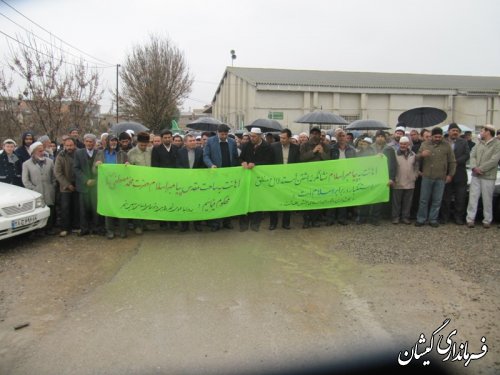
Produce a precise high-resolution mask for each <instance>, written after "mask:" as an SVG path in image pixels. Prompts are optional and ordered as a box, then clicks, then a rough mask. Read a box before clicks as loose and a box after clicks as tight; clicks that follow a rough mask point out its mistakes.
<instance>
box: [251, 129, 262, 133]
mask: <svg viewBox="0 0 500 375" xmlns="http://www.w3.org/2000/svg"><path fill="white" fill-rule="evenodd" d="M250 133H254V134H262V130H261V129H260V128H252V129H250Z"/></svg>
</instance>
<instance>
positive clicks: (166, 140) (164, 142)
mask: <svg viewBox="0 0 500 375" xmlns="http://www.w3.org/2000/svg"><path fill="white" fill-rule="evenodd" d="M160 135H161V144H160V145H159V146H155V147H153V150H152V151H151V166H152V167H157V168H176V167H177V162H176V158H177V150H178V148H177V146H175V145H174V144H173V143H172V132H171V131H170V130H169V129H163V130H162V131H161V132H160ZM168 224H169V226H170V228H171V229H174V228H176V227H177V222H176V221H170V222H168ZM160 228H161V229H164V230H166V229H167V222H166V221H163V222H160Z"/></svg>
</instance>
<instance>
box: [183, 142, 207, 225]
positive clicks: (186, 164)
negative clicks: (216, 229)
mask: <svg viewBox="0 0 500 375" xmlns="http://www.w3.org/2000/svg"><path fill="white" fill-rule="evenodd" d="M177 168H186V169H196V168H205V163H204V162H203V150H202V148H201V147H198V146H197V145H196V138H195V137H194V135H192V134H187V135H186V136H185V137H184V146H183V147H182V148H181V149H179V151H178V152H177ZM193 225H194V230H195V231H197V232H201V231H202V228H201V222H199V221H195V222H193ZM188 230H189V221H183V222H182V223H181V232H186V231H188Z"/></svg>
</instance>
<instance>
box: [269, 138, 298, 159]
mask: <svg viewBox="0 0 500 375" xmlns="http://www.w3.org/2000/svg"><path fill="white" fill-rule="evenodd" d="M271 149H272V150H273V158H274V164H283V147H282V146H281V142H275V143H272V144H271ZM299 162H300V147H299V146H298V145H294V144H293V143H290V150H289V151H288V164H292V163H299Z"/></svg>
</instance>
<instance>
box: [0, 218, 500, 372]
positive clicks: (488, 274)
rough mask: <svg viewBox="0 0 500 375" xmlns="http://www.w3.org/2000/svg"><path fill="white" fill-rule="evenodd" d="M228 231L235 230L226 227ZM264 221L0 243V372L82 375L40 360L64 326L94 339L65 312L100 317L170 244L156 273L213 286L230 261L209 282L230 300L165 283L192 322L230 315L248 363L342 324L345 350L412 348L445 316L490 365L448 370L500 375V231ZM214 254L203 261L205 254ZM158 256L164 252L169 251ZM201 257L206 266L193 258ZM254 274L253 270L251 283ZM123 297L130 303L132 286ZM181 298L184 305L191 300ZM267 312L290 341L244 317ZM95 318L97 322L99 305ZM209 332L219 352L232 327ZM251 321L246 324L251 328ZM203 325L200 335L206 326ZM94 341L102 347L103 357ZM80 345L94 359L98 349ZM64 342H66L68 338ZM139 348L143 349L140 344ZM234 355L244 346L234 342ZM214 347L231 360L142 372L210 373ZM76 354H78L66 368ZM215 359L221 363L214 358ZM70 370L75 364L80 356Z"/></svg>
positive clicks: (324, 336)
mask: <svg viewBox="0 0 500 375" xmlns="http://www.w3.org/2000/svg"><path fill="white" fill-rule="evenodd" d="M234 224H235V228H237V225H236V224H237V222H236V221H235V222H234ZM266 224H267V223H266V222H264V223H263V225H262V227H261V231H260V232H258V233H255V232H252V231H249V232H244V233H240V232H239V231H238V230H237V229H234V230H224V231H220V232H217V233H211V232H209V230H208V228H205V232H204V233H194V232H188V233H178V232H174V231H172V230H169V231H167V232H163V231H160V230H159V228H153V229H157V230H154V231H151V232H146V233H145V234H144V235H143V236H137V235H135V234H134V233H133V232H132V231H131V232H130V234H129V237H128V238H126V239H120V238H115V239H114V240H111V241H109V240H106V239H105V238H104V237H100V236H86V237H77V236H75V235H71V236H68V237H66V238H59V237H57V236H37V235H31V236H23V237H19V238H13V239H9V240H4V241H2V242H1V243H0V249H1V250H0V343H1V344H0V373H2V374H4V373H5V374H10V373H12V374H29V373H30V371H31V370H32V369H33V368H36V365H35V364H37V363H38V365H39V364H40V361H41V358H44V359H46V360H47V363H48V364H46V366H45V370H46V371H45V372H44V371H43V370H41V371H40V372H39V373H52V374H55V373H61V374H62V373H82V374H84V373H93V372H92V371H90V370H89V369H87V370H88V371H89V372H86V371H85V370H83V369H80V370H79V371H73V370H72V371H69V370H68V368H67V367H65V366H66V365H67V366H72V363H74V361H76V360H77V359H76V358H77V357H78V355H77V354H69V353H65V358H68V359H67V361H68V363H67V364H64V361H63V362H62V363H63V364H62V365H60V366H59V367H57V366H56V365H53V364H51V361H50V359H51V358H46V357H47V356H49V357H50V356H53V359H54V361H59V362H60V359H58V355H59V353H63V352H64V350H63V348H58V347H57V345H54V342H61V343H64V342H65V338H64V336H65V334H66V336H68V337H70V336H71V335H72V330H73V328H74V329H75V330H78V327H76V326H75V325H78V324H80V322H81V325H82V327H84V328H85V329H88V330H89V331H90V330H91V329H90V328H88V327H86V326H85V324H86V323H85V322H82V318H81V316H79V317H78V318H77V319H75V316H76V315H75V314H78V313H80V312H81V311H85V309H86V308H88V305H91V306H92V311H97V310H99V308H98V307H95V306H94V305H95V304H97V302H96V301H99V300H100V299H101V297H99V296H100V294H103V293H112V292H109V290H108V291H106V288H109V287H111V288H113V284H116V283H122V284H123V283H125V282H126V280H128V279H130V278H132V279H133V278H134V277H135V276H134V274H133V272H137V271H135V269H134V268H139V267H138V266H137V264H141V267H145V266H144V265H143V263H141V262H146V263H144V264H148V263H147V262H151V265H150V266H146V267H151V268H152V269H153V268H155V267H160V266H159V265H160V264H162V262H163V258H161V257H160V258H154V257H156V256H158V251H157V250H158V249H156V247H159V248H168V249H172V248H173V247H172V246H167V245H172V244H175V246H174V247H175V249H176V250H175V252H174V250H165V251H166V253H165V256H168V262H165V264H162V266H161V267H160V268H162V269H163V270H164V269H167V268H168V267H174V266H173V264H174V263H175V267H177V269H182V270H183V272H196V273H197V274H202V273H204V272H205V268H203V267H202V265H203V264H211V263H210V262H213V263H214V264H212V265H213V268H214V271H213V273H210V274H209V273H208V271H207V280H212V281H213V280H218V278H219V277H221V276H220V274H221V270H218V269H217V264H216V263H217V262H219V261H220V263H223V262H224V261H225V260H227V262H228V263H227V264H223V265H222V268H223V269H224V268H225V269H228V268H231V267H233V268H235V269H233V270H231V271H229V273H228V274H227V275H226V276H224V277H225V278H221V279H220V282H221V283H224V282H226V281H227V279H228V278H230V283H235V284H238V285H239V287H238V291H234V290H232V289H223V290H220V291H218V292H217V293H219V294H214V295H210V293H208V292H206V293H205V294H203V293H200V292H199V289H200V288H202V286H200V284H196V285H194V284H193V285H190V283H191V281H189V280H188V281H186V280H183V281H182V282H180V281H179V280H178V279H176V278H178V277H179V275H176V274H175V272H173V270H171V271H172V274H173V276H171V277H173V278H174V279H173V280H174V281H173V282H175V283H176V285H179V287H178V288H179V289H182V287H183V286H182V283H187V284H186V285H185V287H186V290H187V291H186V292H185V293H184V294H183V296H182V299H183V300H184V299H186V302H185V306H184V309H187V310H190V309H191V308H193V310H195V311H193V312H192V314H193V315H196V314H198V313H199V312H198V309H199V308H200V307H199V306H198V305H195V303H196V304H199V303H205V302H208V301H210V299H211V298H212V299H215V300H217V301H220V303H219V305H220V306H225V307H221V308H220V309H218V308H217V309H215V310H214V311H211V310H209V311H207V312H205V313H206V315H207V316H208V317H209V319H212V320H213V321H216V320H217V321H219V319H221V318H220V316H219V315H218V314H219V313H221V314H229V317H230V319H229V320H228V323H227V324H228V327H231V324H232V322H231V319H233V318H234V319H235V316H237V321H238V322H237V323H234V324H236V326H238V327H239V325H244V326H245V327H246V328H248V330H249V331H248V332H249V333H248V335H250V336H251V337H252V340H253V341H254V343H253V344H248V345H249V347H248V348H246V352H252V350H253V351H254V352H252V353H251V354H252V355H254V356H261V357H262V361H263V362H264V363H273V361H276V359H277V358H278V357H283V358H284V357H286V356H287V355H288V354H287V353H289V351H287V350H285V349H283V348H285V347H286V346H287V343H288V344H291V343H295V341H297V343H298V342H301V341H302V342H307V343H309V344H311V345H313V343H314V341H316V339H317V342H318V343H322V344H323V340H324V342H325V343H326V342H327V341H328V340H332V339H334V338H335V339H338V337H339V336H341V335H342V334H346V333H345V332H344V329H345V327H351V328H350V329H351V331H352V337H351V339H352V342H353V343H354V342H355V341H356V340H358V341H359V340H366V339H367V338H370V339H381V340H389V341H390V340H392V341H393V342H394V343H397V344H396V345H401V344H400V343H403V342H409V341H411V340H413V341H412V342H413V343H414V342H416V341H417V340H418V335H419V333H420V332H426V334H428V335H430V333H431V332H432V331H433V330H434V329H436V328H438V327H439V326H440V325H441V324H442V322H443V321H444V319H447V318H449V319H451V324H450V326H449V327H448V328H449V329H448V331H447V333H449V332H450V330H451V329H453V328H455V329H457V330H458V334H457V335H456V340H458V339H461V340H462V342H463V341H464V340H469V342H470V345H471V349H470V350H471V351H473V352H476V353H477V352H479V351H480V342H479V340H480V339H481V337H482V336H484V337H485V338H486V339H487V344H488V348H489V352H488V353H487V355H485V356H484V358H481V359H480V360H477V361H475V362H472V363H471V364H470V367H469V368H465V367H464V366H463V363H458V362H459V361H457V363H449V362H448V363H446V365H447V366H448V367H447V369H449V370H451V372H450V373H463V374H466V373H468V374H472V373H474V374H477V373H482V374H495V373H498V372H499V371H500V362H499V361H498V358H499V357H500V356H499V354H500V350H499V346H500V335H499V334H498V331H499V329H498V328H499V327H498V322H499V318H500V288H499V286H500V285H499V270H500V262H499V258H500V252H499V248H500V246H499V245H498V244H499V243H500V229H497V228H496V227H494V228H491V229H483V228H480V227H478V228H475V229H472V230H471V229H467V228H465V227H463V226H462V227H459V226H455V225H446V226H441V227H440V228H430V227H424V228H415V227H414V226H403V225H399V226H395V225H392V224H390V223H389V222H384V223H383V224H382V225H381V226H379V227H374V226H371V225H362V226H356V225H354V224H352V225H349V226H332V227H325V226H322V227H321V228H312V229H308V230H303V229H301V228H300V225H301V221H300V219H299V218H295V222H294V226H295V228H296V229H293V230H292V231H285V230H283V229H281V228H280V229H278V230H276V231H273V232H271V231H268V230H267V225H266ZM179 248H180V250H181V251H179ZM211 249H213V257H211V256H210V251H211ZM168 251H172V252H171V253H170V254H168V253H167V252H168ZM182 251H184V253H182ZM188 251H189V254H190V257H191V258H184V255H183V254H185V253H186V252H188ZM238 251H245V254H244V257H243V258H238V257H237V258H234V259H232V258H231V257H230V256H228V254H231V256H232V255H233V254H237V252H238ZM221 252H223V253H221ZM224 252H226V253H224ZM229 252H230V253H229ZM205 256H206V257H207V258H206V260H203V257H205ZM218 256H220V258H218ZM144 257H146V258H144ZM179 257H180V258H179ZM141 259H142V260H141ZM144 259H146V260H144ZM193 259H197V261H196V262H194V263H196V264H198V263H197V262H198V260H200V265H199V266H198V265H195V264H194V263H193V264H191V265H190V263H189V262H193ZM214 259H217V260H214ZM242 259H243V260H242ZM134 262H135V266H134ZM243 263H245V264H249V266H250V267H251V269H252V270H253V272H252V273H251V274H248V275H247V274H246V273H245V272H242V271H241V270H239V268H238V267H241V266H242V264H243ZM184 267H185V268H184ZM197 267H200V268H199V269H198V268H197ZM260 270H262V274H261V275H256V274H258V273H259V272H260ZM162 272H163V271H162ZM131 275H132V276H131ZM228 275H229V276H228ZM141 277H142V276H141ZM254 277H256V278H254ZM242 278H243V279H242ZM123 280H125V281H123ZM264 280H265V281H266V283H265V282H264ZM198 282H200V281H199V280H198V281H197V283H198ZM207 282H209V281H204V282H203V281H202V282H201V283H202V284H203V283H205V284H206V283H207ZM261 282H262V284H266V285H270V287H269V288H268V290H266V289H267V287H266V286H264V287H262V285H260V286H259V288H260V289H255V290H254V289H251V287H250V286H247V285H246V283H252V285H254V284H256V283H261ZM193 283H194V282H193ZM239 283H242V284H241V285H240V284H239ZM134 285H136V286H137V284H134ZM144 285H148V284H144ZM247 288H248V296H245V295H244V294H245V291H242V289H247ZM111 290H114V289H111ZM134 293H139V295H140V290H139V291H137V290H136V291H134ZM233 294H234V295H233ZM178 297H179V295H178V294H172V295H170V297H169V298H172V299H175V298H178ZM191 297H192V300H193V301H194V302H189V301H190V298H191ZM124 298H127V304H126V308H130V306H131V305H133V302H130V301H134V299H136V298H139V296H138V295H134V294H133V293H131V294H130V295H127V297H124ZM226 299H227V300H226ZM137 301H140V299H137ZM116 303H118V302H116ZM120 303H121V302H120ZM137 303H138V304H142V302H137ZM165 303H166V305H165V306H164V309H174V310H173V311H172V314H178V311H177V310H175V309H177V307H175V308H174V307H171V306H170V305H169V303H168V301H167V302H165ZM269 304H272V305H274V306H275V307H273V308H274V309H275V310H276V311H274V313H273V314H283V316H284V317H285V319H284V320H285V321H288V322H289V323H293V324H292V325H291V326H292V327H294V328H292V330H295V332H293V334H292V333H288V334H283V330H284V329H290V328H285V326H281V324H283V323H282V322H283V321H281V322H280V323H276V324H277V325H276V327H279V329H278V328H276V332H273V329H274V328H273V325H272V321H270V320H267V319H268V318H267V317H263V316H260V317H257V318H256V317H255V316H256V314H255V311H254V310H255V309H256V308H257V309H260V308H263V306H264V309H267V306H269ZM219 305H218V306H219ZM195 306H196V307H195ZM143 308H144V307H143ZM152 308H154V307H152ZM113 309H114V310H112V311H114V312H117V314H122V313H123V312H122V310H123V309H125V308H124V307H120V306H118V307H117V306H113ZM280 309H281V310H280ZM250 312H252V314H251V313H250ZM81 314H83V313H81ZM102 314H103V315H106V314H108V313H107V312H105V309H104V310H103V312H102ZM147 314H149V312H148V311H143V310H138V311H137V315H136V318H137V317H139V320H140V317H141V316H145V315H147ZM183 314H184V313H183ZM210 314H213V315H210ZM82 316H84V315H82ZM129 318H130V316H129ZM103 319H104V318H103ZM162 319H163V318H162ZM183 319H186V317H185V316H184V318H183ZM222 321H223V319H222ZM133 324H135V323H131V325H133ZM162 324H167V323H162ZM220 324H222V325H221V326H218V327H219V328H217V327H216V328H215V329H216V330H217V329H219V331H220V335H221V337H220V338H219V340H218V342H223V341H224V337H226V336H227V335H229V334H230V332H231V329H229V328H227V327H224V323H220ZM252 325H255V327H254V328H252ZM262 326H264V327H267V328H266V329H268V331H269V332H268V333H269V334H271V335H274V336H273V337H274V342H273V343H272V345H271V344H270V345H271V346H270V348H272V351H273V352H274V353H275V355H274V356H273V355H270V356H269V350H268V351H267V354H266V353H265V352H266V350H264V349H263V348H266V345H267V344H265V345H261V346H262V347H261V348H259V349H257V347H258V345H257V344H256V343H257V342H260V341H261V340H263V338H262V337H260V336H259V335H255V334H251V333H250V332H254V331H252V329H254V330H255V329H258V330H260V329H262ZM203 327H204V326H200V327H197V329H198V330H203ZM287 327H288V326H287ZM353 327H355V328H353ZM16 328H17V329H16ZM334 328H335V329H334ZM169 329H170V330H172V329H174V328H173V327H170V328H169ZM175 329H179V330H180V331H179V333H178V336H177V338H176V340H179V341H180V342H182V345H188V344H189V343H190V342H192V341H193V340H194V341H196V340H199V338H197V337H195V336H192V334H191V333H189V332H188V331H189V329H190V328H189V327H180V328H175ZM212 329H213V327H212ZM330 329H331V332H330V331H329V330H330ZM92 330H94V331H95V330H97V331H98V330H99V328H98V327H97V328H96V327H93V326H92ZM103 330H104V328H103ZM143 330H144V327H141V326H140V325H139V326H138V327H131V330H130V331H131V334H132V335H137V334H139V335H140V332H142V331H143ZM110 332H112V331H110ZM138 332H139V333H138ZM216 335H217V334H216ZM266 337H267V336H266ZM131 339H132V340H133V338H131ZM182 340H186V342H185V343H184V342H183V341H182ZM105 341H106V340H105V339H104V343H103V344H102V345H103V346H102V350H106V343H105ZM50 343H51V344H50ZM91 344H92V345H94V346H95V347H97V349H96V350H97V351H98V350H99V343H91ZM233 344H234V343H233ZM51 345H54V347H52V346H51ZM66 345H67V346H70V345H71V341H68V342H67V344H66ZM110 345H111V344H110ZM144 345H146V346H147V343H146V342H145V344H144ZM182 345H180V346H179V347H182ZM235 345H242V346H243V347H245V345H243V344H241V343H238V344H235ZM252 345H253V346H252ZM219 349H220V351H221V352H224V351H225V352H226V354H225V355H228V354H227V353H228V352H229V353H230V352H231V350H230V348H222V347H221V348H218V347H217V345H215V347H214V348H213V349H210V350H212V351H213V353H211V352H210V350H209V349H205V352H206V353H205V352H203V353H201V352H200V353H198V352H196V350H193V352H192V353H191V355H192V356H193V358H189V360H187V359H185V358H183V357H184V356H185V355H186V353H185V351H182V350H180V349H179V352H176V351H175V350H170V352H169V356H168V358H169V361H166V360H164V359H162V360H159V359H158V358H156V357H154V356H151V358H148V363H149V364H150V363H156V362H158V364H159V365H158V366H157V367H152V368H155V369H156V368H157V369H160V368H161V369H162V371H160V370H158V373H164V372H163V370H165V373H179V372H183V371H184V372H186V368H183V367H182V363H184V362H185V361H187V362H186V363H189V364H190V365H191V366H194V368H195V369H196V370H200V369H205V371H206V372H209V371H208V370H207V368H208V369H212V370H213V369H214V367H213V366H214V363H209V364H208V365H207V366H208V367H205V365H206V364H205V365H203V363H204V362H202V361H207V357H209V355H210V354H215V352H216V351H217V350H219ZM400 349H401V350H402V349H404V348H400ZM325 350H327V351H328V352H329V353H334V352H335V351H336V350H338V347H335V346H334V345H332V347H331V348H329V349H325ZM235 352H237V354H236V353H235V354H234V357H232V358H231V360H228V362H227V363H233V362H234V361H236V362H238V363H242V362H245V361H249V359H248V358H246V357H245V356H246V355H247V354H243V352H238V351H235ZM70 353H72V352H70ZM159 354H160V353H159ZM163 354H164V353H163ZM73 355H75V358H73V359H72V358H71V357H72V356H73ZM117 356H118V358H120V363H125V365H124V366H125V367H123V368H120V371H117V372H116V373H134V374H135V373H141V372H140V371H135V370H136V368H134V370H131V367H130V366H129V367H127V366H126V361H127V353H125V354H123V353H120V354H117ZM197 356H199V358H198V357H197ZM146 357H147V356H146ZM213 357H215V358H218V357H217V356H215V355H214V356H213ZM395 357H396V358H397V351H396V352H395ZM96 358H97V357H96ZM162 358H166V357H165V356H163V357H162ZM180 358H183V360H180ZM221 360H222V361H225V360H226V359H221ZM71 361H73V362H71ZM78 361H83V360H82V359H81V358H78ZM93 361H94V362H92V353H91V354H89V363H88V364H87V365H86V366H87V367H88V366H89V365H92V363H96V366H97V363H99V362H98V359H93ZM136 361H138V360H137V359H136ZM266 361H267V362H266ZM174 362H178V363H180V366H181V368H183V369H184V370H183V371H180V370H179V369H178V368H176V367H175V366H174V365H172V363H174ZM160 364H161V366H160ZM31 366H34V367H31ZM99 366H100V367H98V368H100V369H103V368H105V366H106V363H105V362H103V363H99ZM103 366H104V367H103ZM186 366H187V364H186ZM42 367H43V366H42ZM84 368H85V366H84ZM148 368H149V367H148ZM471 368H472V369H471ZM192 369H193V368H191V370H192ZM108 370H109V369H108ZM125 370H126V371H125ZM127 371H129V372H127ZM188 372H190V371H188ZM215 372H217V371H215ZM98 373H115V372H113V371H103V372H99V371H98Z"/></svg>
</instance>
